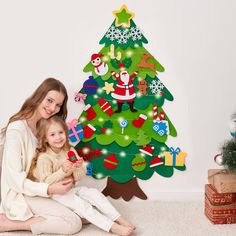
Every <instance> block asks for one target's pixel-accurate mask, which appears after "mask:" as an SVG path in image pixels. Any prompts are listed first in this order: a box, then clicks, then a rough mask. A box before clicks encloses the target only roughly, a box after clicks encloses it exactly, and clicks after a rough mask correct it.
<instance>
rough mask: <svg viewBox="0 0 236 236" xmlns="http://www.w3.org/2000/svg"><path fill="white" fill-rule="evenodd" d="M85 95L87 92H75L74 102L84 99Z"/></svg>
mask: <svg viewBox="0 0 236 236" xmlns="http://www.w3.org/2000/svg"><path fill="white" fill-rule="evenodd" d="M86 97H87V94H84V93H77V92H76V93H75V94H74V100H75V101H76V102H84V100H85V99H86Z"/></svg>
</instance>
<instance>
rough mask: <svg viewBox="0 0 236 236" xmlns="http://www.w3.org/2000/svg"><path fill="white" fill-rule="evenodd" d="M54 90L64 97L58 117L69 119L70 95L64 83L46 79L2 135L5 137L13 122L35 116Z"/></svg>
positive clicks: (11, 120)
mask: <svg viewBox="0 0 236 236" xmlns="http://www.w3.org/2000/svg"><path fill="white" fill-rule="evenodd" d="M52 90H53V91H57V92H59V93H62V94H63V95H64V101H63V104H62V106H61V109H60V111H59V112H58V113H57V115H58V116H61V117H62V118H63V119H64V120H65V119H66V117H67V100H68V94H67V91H66V88H65V86H64V85H63V83H62V82H60V81H59V80H57V79H54V78H48V79H45V80H44V81H43V82H42V83H41V84H40V85H39V87H38V88H37V89H36V90H35V91H34V93H33V94H32V95H31V96H30V97H29V98H28V99H26V100H25V102H24V103H23V105H22V107H21V109H20V110H19V111H18V112H17V113H16V114H14V115H13V116H12V117H10V119H9V121H8V124H7V126H6V127H5V128H3V129H2V130H1V134H2V135H4V134H5V133H6V129H7V127H8V125H9V124H10V123H11V122H13V121H16V120H23V119H28V118H30V117H31V116H32V115H33V114H34V112H35V110H36V109H37V107H38V106H39V104H40V103H41V102H42V101H43V99H44V98H45V97H46V96H47V94H48V92H49V91H52Z"/></svg>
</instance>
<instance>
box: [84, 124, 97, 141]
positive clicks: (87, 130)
mask: <svg viewBox="0 0 236 236" xmlns="http://www.w3.org/2000/svg"><path fill="white" fill-rule="evenodd" d="M95 130H96V128H95V127H94V126H92V125H91V124H88V125H86V126H85V127H84V137H85V138H90V137H91V136H92V135H93V133H94V131H95Z"/></svg>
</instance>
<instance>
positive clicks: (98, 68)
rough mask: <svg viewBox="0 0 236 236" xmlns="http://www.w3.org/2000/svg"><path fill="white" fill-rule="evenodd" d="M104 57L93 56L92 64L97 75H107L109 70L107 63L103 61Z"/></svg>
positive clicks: (100, 55)
mask: <svg viewBox="0 0 236 236" xmlns="http://www.w3.org/2000/svg"><path fill="white" fill-rule="evenodd" d="M103 56H104V55H103V54H93V55H92V56H91V63H92V64H93V66H94V71H95V73H96V74H97V75H105V74H106V73H107V72H108V70H109V68H108V65H107V64H106V62H104V61H102V60H101V58H102V57H103Z"/></svg>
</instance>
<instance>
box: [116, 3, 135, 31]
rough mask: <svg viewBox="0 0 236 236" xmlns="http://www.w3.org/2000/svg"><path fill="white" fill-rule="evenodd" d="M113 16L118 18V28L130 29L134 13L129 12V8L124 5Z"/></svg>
mask: <svg viewBox="0 0 236 236" xmlns="http://www.w3.org/2000/svg"><path fill="white" fill-rule="evenodd" d="M112 13H113V15H114V16H115V18H116V22H115V25H116V27H119V26H122V27H123V28H129V27H130V20H131V19H132V18H134V13H133V12H129V10H128V8H127V7H126V6H125V5H122V7H121V8H120V9H119V10H117V11H113V12H112Z"/></svg>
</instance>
